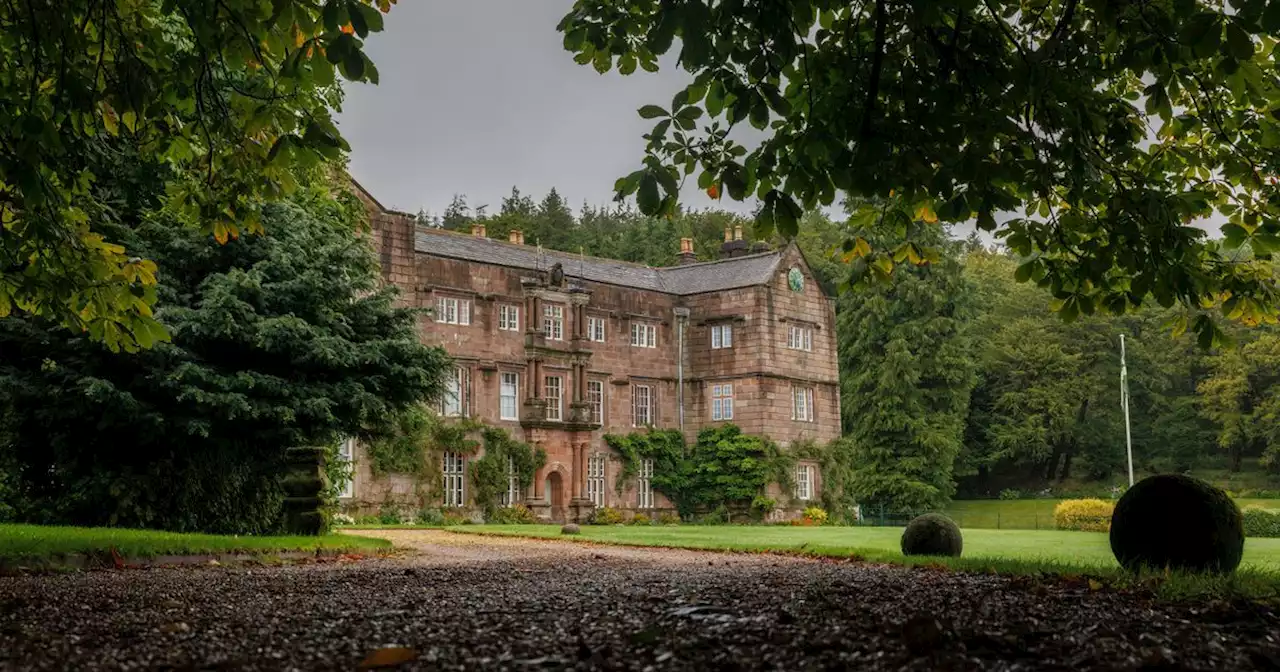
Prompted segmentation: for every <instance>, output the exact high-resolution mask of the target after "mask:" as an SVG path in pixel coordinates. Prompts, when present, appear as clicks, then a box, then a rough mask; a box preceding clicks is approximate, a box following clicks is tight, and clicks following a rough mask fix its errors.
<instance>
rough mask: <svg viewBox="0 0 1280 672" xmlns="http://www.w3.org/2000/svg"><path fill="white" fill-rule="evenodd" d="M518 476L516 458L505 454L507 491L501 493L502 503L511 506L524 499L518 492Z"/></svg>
mask: <svg viewBox="0 0 1280 672" xmlns="http://www.w3.org/2000/svg"><path fill="white" fill-rule="evenodd" d="M520 490H521V488H520V476H519V475H518V474H517V473H516V460H515V458H514V457H511V456H507V491H506V492H504V493H503V494H502V505H503V506H505V507H507V508H511V507H513V506H516V505H517V504H519V503H520V502H521V500H522V499H524V498H523V497H522V496H521V494H522V493H521V492H520Z"/></svg>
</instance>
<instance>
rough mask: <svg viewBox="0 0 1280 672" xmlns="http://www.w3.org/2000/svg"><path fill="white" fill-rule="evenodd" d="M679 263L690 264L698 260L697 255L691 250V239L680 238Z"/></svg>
mask: <svg viewBox="0 0 1280 672" xmlns="http://www.w3.org/2000/svg"><path fill="white" fill-rule="evenodd" d="M679 257H680V259H679V262H678V263H679V264H681V265H684V264H692V263H695V262H697V261H698V255H697V254H695V253H694V252H693V239H692V238H681V239H680V255H679Z"/></svg>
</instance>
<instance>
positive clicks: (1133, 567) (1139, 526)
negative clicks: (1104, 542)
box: [1111, 474, 1244, 573]
mask: <svg viewBox="0 0 1280 672" xmlns="http://www.w3.org/2000/svg"><path fill="white" fill-rule="evenodd" d="M1111 552H1112V553H1114V554H1115V556H1116V560H1117V561H1118V562H1119V563H1120V564H1121V565H1122V566H1123V567H1125V568H1126V569H1128V570H1130V571H1137V570H1139V569H1141V568H1144V567H1148V568H1154V569H1165V568H1170V569H1181V570H1188V571H1202V572H1219V573H1230V572H1233V571H1235V569H1236V567H1239V566H1240V558H1241V556H1242V555H1243V554H1244V524H1243V516H1241V514H1240V508H1239V507H1238V506H1236V503H1235V502H1233V501H1231V498H1230V497H1228V496H1227V493H1225V492H1223V491H1222V490H1220V489H1218V488H1215V487H1213V486H1212V485H1209V484H1208V483H1205V482H1204V481H1200V480H1197V479H1194V478H1191V477H1189V476H1183V475H1181V474H1164V475H1161V476H1152V477H1150V478H1146V479H1143V480H1142V481H1139V482H1138V483H1137V484H1135V485H1134V486H1133V487H1132V488H1129V491H1128V492H1126V493H1125V494H1124V496H1123V497H1121V498H1120V501H1119V502H1118V503H1117V504H1116V510H1115V513H1114V514H1113V515H1112V517H1111Z"/></svg>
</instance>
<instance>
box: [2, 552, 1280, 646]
mask: <svg viewBox="0 0 1280 672" xmlns="http://www.w3.org/2000/svg"><path fill="white" fill-rule="evenodd" d="M366 534H371V535H376V536H385V537H388V538H391V539H393V540H394V541H395V542H396V543H397V544H400V545H405V546H410V547H412V548H414V549H415V550H416V553H413V554H409V555H406V556H404V557H400V558H393V559H383V560H373V561H367V562H361V563H354V564H340V563H331V564H317V565H306V566H295V567H285V568H269V569H261V568H255V569H229V568H202V569H180V570H175V569H152V570H138V571H120V572H118V571H105V572H91V573H87V574H69V575H54V576H25V577H8V578H0V669H32V668H37V669H99V668H111V669H116V668H120V667H138V666H142V667H151V668H155V667H176V668H187V669H190V668H196V669H242V668H256V669H288V668H295V669H354V667H355V666H356V665H357V664H358V663H359V662H360V661H361V660H362V659H364V657H365V656H366V655H368V654H369V652H370V651H373V650H375V649H377V648H379V647H383V646H388V645H402V646H407V647H411V648H413V649H414V650H415V652H416V654H417V656H418V658H417V660H416V661H415V663H414V664H413V665H414V666H417V667H419V668H421V669H494V668H514V669H530V668H543V669H546V668H573V667H577V668H583V669H586V668H611V669H637V670H640V669H650V668H651V669H696V668H700V669H703V670H706V669H789V670H796V669H824V668H830V669H844V668H855V669H904V668H906V669H975V670H976V669H1027V668H1037V669H1040V668H1049V669H1055V668H1056V669H1067V668H1102V669H1139V668H1141V667H1142V666H1144V665H1146V666H1155V667H1157V668H1162V669H1205V670H1210V669H1214V670H1220V669H1233V670H1244V669H1269V668H1271V667H1272V666H1275V665H1280V644H1278V643H1277V641H1276V639H1275V638H1276V636H1277V635H1276V633H1277V632H1278V631H1280V618H1278V617H1277V614H1276V613H1275V612H1274V611H1272V610H1271V609H1269V608H1267V607H1262V606H1256V605H1254V606H1236V607H1232V606H1228V605H1212V606H1205V605H1199V606H1192V605H1171V604H1153V603H1151V602H1149V601H1147V600H1144V599H1141V598H1136V597H1133V596H1124V595H1118V594H1114V593H1108V592H1105V591H1103V592H1091V591H1090V590H1089V589H1088V587H1087V586H1081V587H1067V586H1060V585H1059V586H1052V587H1044V586H1037V585H1033V584H1029V583H1020V582H1016V581H1011V580H1008V579H1001V578H995V577H988V576H968V575H959V574H952V573H945V572H938V571H930V570H909V569H902V568H892V567H879V566H871V565H860V564H852V563H844V562H819V561H813V560H801V559H793V558H783V557H776V556H738V555H734V556H726V555H720V554H711V553H704V552H697V551H683V550H675V551H673V550H660V549H642V548H621V547H597V546H587V545H577V544H566V543H563V542H554V541H530V540H521V539H505V538H492V537H481V536H474V535H457V534H451V533H448V532H439V531H427V530H414V531H377V532H367V533H366ZM1148 669H1151V668H1148Z"/></svg>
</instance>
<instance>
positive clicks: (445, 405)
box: [440, 367, 471, 417]
mask: <svg viewBox="0 0 1280 672" xmlns="http://www.w3.org/2000/svg"><path fill="white" fill-rule="evenodd" d="M470 386H471V372H470V371H469V370H467V369H464V368H461V367H458V368H455V369H454V370H453V375H452V376H449V377H448V378H447V379H446V380H445V382H444V388H445V389H444V398H443V399H441V400H440V415H444V416H448V417H458V416H463V415H466V414H467V394H468V388H470Z"/></svg>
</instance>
